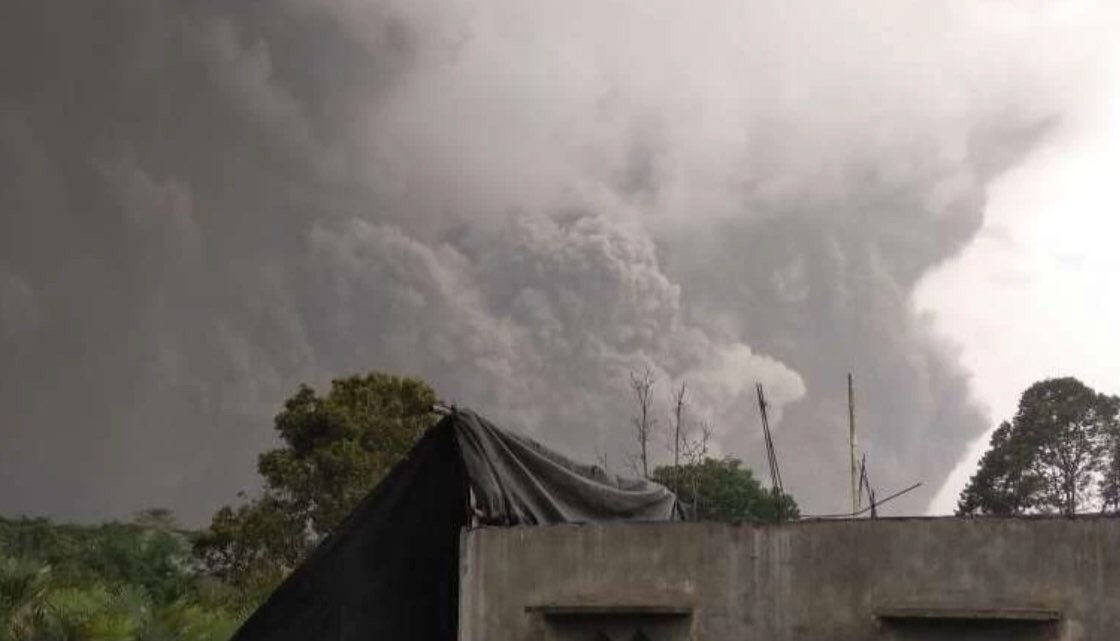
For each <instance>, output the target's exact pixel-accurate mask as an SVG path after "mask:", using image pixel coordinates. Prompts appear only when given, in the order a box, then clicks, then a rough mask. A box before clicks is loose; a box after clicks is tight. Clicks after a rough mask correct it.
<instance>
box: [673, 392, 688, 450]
mask: <svg viewBox="0 0 1120 641" xmlns="http://www.w3.org/2000/svg"><path fill="white" fill-rule="evenodd" d="M684 394H685V382H684V381H681V386H680V387H679V388H677V389H676V391H674V392H673V467H675V468H679V467H680V465H681V430H682V428H683V427H684ZM686 436H687V434H686Z"/></svg>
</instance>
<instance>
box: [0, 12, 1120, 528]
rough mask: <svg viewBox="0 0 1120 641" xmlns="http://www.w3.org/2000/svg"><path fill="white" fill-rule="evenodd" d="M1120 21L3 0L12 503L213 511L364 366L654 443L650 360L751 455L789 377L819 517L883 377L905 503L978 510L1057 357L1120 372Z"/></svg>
mask: <svg viewBox="0 0 1120 641" xmlns="http://www.w3.org/2000/svg"><path fill="white" fill-rule="evenodd" d="M1116 18H1117V16H1116V13H1115V11H1113V10H1111V9H1108V8H1107V7H1106V4H1105V3H1101V4H1099V5H1098V4H1094V3H1090V2H1054V3H1051V2H1047V3H1027V4H1023V3H1010V2H1002V1H995V0H989V1H979V2H974V3H967V4H964V3H950V2H930V1H929V0H921V1H918V0H914V1H900V0H892V1H890V2H872V1H862V2H854V1H848V2H834V3H820V2H816V1H815V0H814V1H810V0H783V1H782V2H776V1H775V2H763V1H758V0H752V1H747V2H744V1H742V0H736V1H734V2H732V1H730V0H714V1H713V2H709V3H704V5H703V6H702V7H696V6H685V5H682V4H680V3H668V2H607V3H601V2H600V3H587V4H586V5H582V4H576V5H573V4H572V3H570V2H543V3H532V6H530V5H528V4H526V3H524V2H522V1H520V0H486V1H485V2H481V3H480V2H467V1H465V0H463V1H459V0H444V1H442V2H429V1H427V0H419V1H414V2H409V3H393V2H376V1H369V2H360V1H358V0H337V1H335V2H327V1H326V0H322V1H307V0H299V1H297V0H290V1H284V0H277V1H273V2H261V3H224V2H217V1H211V2H197V3H189V4H185V3H177V2H171V1H169V0H164V1H160V0H153V1H152V2H148V3H145V4H143V5H136V4H133V3H125V2H106V3H73V2H64V1H61V0H53V1H52V0H46V1H41V0H35V1H31V0H14V1H9V2H6V3H4V4H3V7H2V8H0V81H2V82H0V407H3V408H4V412H3V417H2V418H0V513H3V514H19V513H27V514H46V515H52V516H57V517H61V518H68V519H82V520H89V519H99V518H105V517H120V516H126V515H128V514H129V513H131V512H133V511H135V510H138V509H141V508H144V507H150V506H168V507H171V508H173V509H175V510H176V511H177V512H178V513H180V514H181V515H182V516H183V517H184V518H185V520H187V521H188V522H191V523H200V522H202V521H203V520H204V519H205V518H207V516H208V515H209V514H210V513H211V512H212V511H213V510H214V509H215V508H216V507H217V506H219V505H221V504H222V503H225V502H229V501H231V500H234V499H235V495H236V493H237V492H238V491H239V490H242V489H245V490H252V489H253V488H255V487H256V483H257V481H256V475H255V470H254V464H255V458H256V455H257V454H258V453H259V452H260V451H261V450H262V449H264V448H267V447H269V446H270V445H271V444H272V443H273V437H272V430H271V417H272V416H273V415H274V414H275V413H276V411H277V410H278V409H279V407H280V402H281V401H282V400H283V399H284V398H285V397H286V396H287V395H289V394H290V393H292V392H293V391H294V390H295V388H296V386H297V385H298V384H299V383H300V382H302V381H306V382H309V383H313V384H324V383H325V382H326V381H328V380H329V379H330V378H331V377H333V376H338V375H344V374H348V373H353V372H360V371H364V370H369V369H384V370H389V371H394V372H400V373H406V374H413V375H418V376H422V377H424V378H426V379H427V380H429V381H431V382H432V383H433V384H434V385H435V386H436V388H437V389H438V390H439V391H440V392H441V394H442V395H443V396H444V397H445V398H447V399H448V400H452V401H457V402H460V403H463V404H468V405H471V406H473V407H475V408H476V409H478V410H479V411H481V412H483V413H485V414H487V415H489V416H491V417H493V418H494V419H496V420H498V421H500V422H503V423H505V424H507V425H509V426H511V427H514V428H516V429H519V430H521V431H523V432H525V433H527V434H529V435H531V436H535V437H538V438H540V439H542V440H543V441H545V442H547V443H550V444H552V445H554V446H557V447H559V448H561V449H563V450H565V451H567V452H569V453H570V454H573V455H576V456H581V457H584V458H592V457H593V456H594V455H595V453H596V452H602V453H605V454H606V455H607V457H608V459H609V460H611V461H613V462H614V463H615V464H621V461H622V459H623V457H624V454H625V452H626V450H627V448H628V447H629V442H628V439H629V432H628V425H627V423H628V419H629V416H630V412H631V408H630V404H629V399H628V397H627V395H626V380H627V372H628V371H630V370H634V369H640V368H644V367H652V368H654V369H655V370H656V371H657V373H658V375H659V377H660V381H661V382H662V387H661V388H660V396H659V402H660V403H661V404H662V405H663V406H667V401H668V393H669V390H668V386H669V384H670V383H676V382H680V381H687V382H688V384H689V388H690V390H693V391H694V395H693V397H692V404H691V405H690V415H691V416H692V417H693V418H694V420H696V421H699V420H707V421H709V422H710V423H711V425H712V426H713V429H714V431H715V436H716V444H715V447H716V449H717V451H718V453H721V454H731V455H735V456H739V457H742V458H745V459H746V460H748V461H749V462H751V463H752V464H754V465H756V466H757V465H759V464H761V463H762V462H763V461H764V460H765V457H763V456H761V452H760V451H759V450H760V446H759V444H760V440H761V439H760V438H759V426H758V419H757V413H756V410H755V408H754V405H753V403H752V394H753V387H754V383H755V382H756V381H759V382H762V383H764V385H765V386H766V389H767V392H768V395H769V396H770V398H771V401H772V403H773V405H774V410H775V412H776V416H775V418H776V421H775V425H776V434H775V440H776V443H777V446H778V448H779V455H780V457H781V459H782V462H783V476H784V477H785V479H786V486H787V489H789V490H790V491H792V492H793V493H794V494H795V495H796V496H797V497H798V498H799V500H800V501H801V502H802V504H803V507H804V510H805V511H806V512H832V511H836V510H839V509H842V508H843V506H844V505H845V504H846V496H845V488H846V482H847V479H846V473H847V469H846V465H847V454H846V449H845V446H846V422H845V421H846V409H845V401H844V377H845V374H846V372H847V371H849V370H851V371H854V372H855V374H856V380H857V386H858V395H859V408H858V413H859V416H858V421H859V427H860V434H861V436H860V438H861V446H862V447H863V448H864V449H865V450H866V451H867V452H868V454H869V460H870V468H871V474H872V478H873V479H874V480H875V481H876V483H877V485H878V486H879V487H880V492H881V493H882V492H887V491H890V490H892V489H894V488H898V487H902V486H904V485H909V484H910V483H911V482H915V481H923V482H924V483H925V486H924V487H923V489H922V490H921V491H919V492H916V493H914V494H912V495H910V496H908V497H906V499H904V500H900V501H899V502H898V503H897V504H896V507H895V508H894V509H895V510H896V511H897V512H905V513H916V512H922V511H925V510H926V509H928V508H929V506H930V501H931V500H933V499H934V497H935V495H937V493H938V490H939V489H940V488H941V487H942V485H943V484H945V481H946V480H947V479H948V480H949V483H948V485H946V488H945V490H944V491H943V492H942V496H940V497H938V498H937V500H936V501H934V503H933V509H935V510H936V509H948V507H951V505H952V502H953V501H952V496H951V495H952V494H955V492H956V491H957V489H956V488H959V483H960V482H961V478H963V477H967V474H968V473H969V465H970V463H969V461H970V460H972V459H970V458H969V457H973V458H974V457H975V451H974V450H975V447H971V448H970V446H971V445H972V444H974V443H975V442H976V440H977V439H979V438H982V436H983V434H984V433H985V432H986V430H987V429H988V428H989V427H990V426H991V425H992V424H993V422H994V420H996V419H998V418H999V417H1002V416H1004V415H1006V414H1007V412H1008V411H1009V407H1011V406H1013V404H1014V397H1015V396H1016V395H1017V394H1018V391H1019V390H1020V389H1022V387H1024V386H1025V385H1026V384H1029V382H1031V381H1032V380H1033V379H1034V378H1038V377H1042V376H1045V375H1049V374H1052V373H1073V374H1079V373H1083V375H1084V376H1085V378H1086V379H1087V381H1088V382H1090V383H1091V384H1096V385H1099V386H1101V387H1103V388H1106V389H1108V387H1109V386H1110V385H1111V386H1113V389H1116V388H1120V381H1118V380H1116V374H1115V369H1110V368H1109V367H1107V366H1106V364H1107V363H1109V362H1113V363H1114V362H1117V358H1118V357H1120V346H1118V345H1117V343H1116V341H1115V339H1113V338H1112V334H1113V333H1112V332H1111V328H1113V327H1115V326H1116V323H1115V322H1111V321H1109V320H1108V319H1113V320H1116V319H1117V311H1118V309H1117V307H1116V306H1115V305H1113V304H1112V303H1111V302H1102V300H1101V299H1102V297H1103V298H1108V297H1107V296H1102V292H1103V290H1105V289H1107V285H1108V284H1109V283H1111V282H1114V281H1113V279H1112V277H1113V276H1115V275H1116V272H1117V263H1116V261H1115V259H1114V258H1112V257H1111V252H1110V251H1109V243H1108V242H1107V239H1108V238H1109V234H1108V231H1110V230H1115V229H1116V224H1115V223H1114V222H1113V220H1114V219H1115V205H1116V204H1117V203H1118V202H1120V196H1118V195H1117V192H1116V190H1115V187H1114V186H1113V185H1112V184H1110V183H1111V182H1112V181H1110V179H1109V178H1110V174H1109V171H1108V169H1107V168H1108V167H1114V166H1115V162H1114V161H1115V160H1116V159H1117V158H1118V157H1120V151H1118V150H1120V142H1118V141H1117V136H1116V135H1115V134H1116V127H1117V125H1116V123H1117V118H1116V114H1117V113H1118V111H1117V102H1116V100H1115V96H1116V95H1117V88H1116V87H1117V85H1116V82H1115V81H1116V78H1117V69H1118V68H1120V67H1117V65H1116V64H1115V58H1116V54H1117V52H1116V50H1115V48H1113V45H1111V44H1110V42H1111V40H1112V39H1113V38H1111V36H1113V35H1114V34H1115V33H1116V27H1117V22H1116ZM1087 193H1088V194H1090V195H1086V194H1087ZM1069 223H1074V224H1069ZM1109 300H1111V299H1109ZM1019 307H1025V308H1026V309H1029V310H1030V312H1020V311H1018V308H1019ZM1055 308H1058V309H1062V310H1064V313H1062V314H1051V315H1050V316H1047V315H1046V313H1044V312H1046V310H1051V312H1052V310H1054V309H1055ZM1102 311H1104V312H1105V314H1104V320H1102V314H1101V312H1102ZM1109 315H1111V316H1109ZM1009 318H1014V319H1015V322H1014V323H1012V324H1011V328H1010V329H1007V330H1005V329H1004V328H1008V327H1009V325H1008V323H1009V321H1008V319H1009ZM1057 328H1061V330H1060V331H1059V330H1058V329H1057ZM1040 345H1044V348H1040ZM1024 354H1030V356H1029V357H1024V356H1023V355H1024ZM1027 362H1029V367H1028V366H1026V363H1027ZM1110 377H1111V379H1110ZM1009 399H1010V400H1009ZM661 409H662V411H664V410H665V409H667V407H662V408H661ZM666 418H667V417H666ZM962 461H963V462H962ZM760 470H761V468H760ZM954 470H956V471H954ZM954 484H956V485H955V486H954ZM946 496H948V497H949V498H948V499H946V498H945V497H946ZM946 506H948V507H946Z"/></svg>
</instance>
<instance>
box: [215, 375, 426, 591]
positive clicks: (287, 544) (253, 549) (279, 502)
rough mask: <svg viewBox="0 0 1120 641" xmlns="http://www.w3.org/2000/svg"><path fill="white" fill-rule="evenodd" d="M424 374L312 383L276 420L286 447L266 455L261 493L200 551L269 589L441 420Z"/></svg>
mask: <svg viewBox="0 0 1120 641" xmlns="http://www.w3.org/2000/svg"><path fill="white" fill-rule="evenodd" d="M435 402H436V394H435V392H434V391H433V390H432V388H431V387H429V386H428V385H427V384H426V383H424V382H423V381H420V380H417V379H412V378H403V377H398V376H393V375H390V374H384V373H380V372H373V373H371V374H368V375H365V376H351V377H349V378H343V379H338V380H335V381H332V382H331V387H330V390H329V391H328V392H327V393H326V394H325V395H320V394H318V393H317V392H316V391H315V390H313V389H311V388H310V387H308V386H306V385H304V386H301V387H300V388H299V390H298V391H297V392H296V394H295V395H294V396H292V397H291V398H289V399H288V400H287V401H286V402H285V403H284V410H283V411H282V412H281V413H280V414H279V415H278V416H277V417H276V420H275V427H276V431H277V433H278V434H279V436H280V439H281V442H282V446H281V447H279V448H277V449H274V450H271V451H269V452H266V453H264V454H263V455H261V457H260V459H259V461H258V466H257V469H258V471H259V472H260V474H261V476H262V477H263V479H264V492H263V494H262V495H261V496H260V498H258V499H256V500H254V501H252V502H250V503H248V504H246V505H242V506H240V507H237V508H232V507H224V508H222V509H221V510H219V511H218V512H217V514H215V515H214V518H213V521H212V523H211V526H210V528H209V530H207V532H206V533H204V534H203V535H202V536H201V537H199V538H198V540H197V541H196V543H195V549H196V551H197V552H198V553H199V555H200V556H201V557H202V558H203V560H204V562H205V563H206V564H207V565H208V566H209V567H210V568H211V569H212V570H213V572H214V573H215V574H216V575H217V576H219V577H222V578H224V579H227V580H230V581H232V582H234V583H236V584H238V585H240V586H242V587H249V588H254V587H256V588H259V589H262V590H266V589H267V588H268V586H269V585H271V584H273V583H274V582H275V581H276V580H277V579H278V578H279V577H280V576H282V575H283V573H284V572H286V571H287V570H289V569H290V568H292V567H294V566H295V565H296V564H297V563H298V562H299V561H300V560H301V559H302V558H303V556H304V555H305V554H306V553H307V552H308V551H309V550H310V548H311V547H312V546H313V545H314V544H315V543H316V542H317V541H319V540H320V539H321V538H322V537H324V536H326V535H327V534H329V533H330V532H331V531H333V530H334V528H335V527H336V526H337V525H338V524H339V523H340V522H341V521H342V519H343V518H345V517H346V515H347V514H349V513H350V511H351V510H352V509H353V508H354V506H355V505H356V504H357V503H358V501H359V500H361V498H362V497H364V496H365V495H366V494H367V493H368V492H369V491H370V490H371V489H373V487H374V486H375V485H377V483H378V482H379V481H380V480H381V478H382V477H383V476H384V475H385V474H386V473H387V472H388V471H389V470H390V469H391V468H392V466H393V465H394V464H395V463H396V462H397V461H399V460H400V459H401V458H402V457H403V456H404V455H405V454H407V452H408V451H409V450H410V449H411V448H412V446H413V445H414V444H415V442H416V440H417V439H418V438H419V437H420V435H421V434H423V433H424V431H425V430H426V429H427V428H428V427H430V426H431V425H432V423H433V421H434V417H433V415H432V413H431V408H432V405H433V404H434V403H435Z"/></svg>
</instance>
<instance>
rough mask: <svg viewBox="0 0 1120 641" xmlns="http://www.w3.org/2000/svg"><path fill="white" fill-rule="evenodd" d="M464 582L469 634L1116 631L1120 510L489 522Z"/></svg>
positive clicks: (662, 640) (776, 636) (1009, 635)
mask: <svg viewBox="0 0 1120 641" xmlns="http://www.w3.org/2000/svg"><path fill="white" fill-rule="evenodd" d="M461 595H462V596H461V604H460V613H461V618H460V638H461V640H462V641H501V640H518V641H521V640H528V639H534V640H536V639H565V640H566V639H571V640H573V641H574V640H575V639H585V640H586V641H593V640H595V639H599V640H603V639H611V640H612V641H617V640H619V639H622V640H624V641H630V639H631V638H632V637H631V635H632V632H631V631H630V628H633V627H634V626H635V625H640V626H642V627H643V628H645V634H646V638H649V639H650V640H651V641H682V640H685V639H705V640H724V639H727V640H731V639H736V640H738V639H744V640H750V639H763V640H767V641H792V640H794V639H797V640H799V641H802V640H822V641H825V640H827V641H848V640H851V641H856V640H858V641H866V640H869V639H897V640H914V641H916V640H933V639H958V640H968V639H977V640H979V639H983V640H994V639H1017V640H1027V639H1047V640H1053V639H1060V640H1062V641H1077V640H1093V641H1108V640H1112V639H1120V520H1116V519H1108V518H1078V519H1072V520H1071V519H952V518H938V519H880V520H877V521H870V520H853V521H823V522H801V523H791V524H785V525H769V526H755V525H723V524H712V523H700V524H691V523H663V524H595V525H564V526H551V527H539V528H508V529H501V528H484V529H477V530H473V531H469V532H465V533H464V535H463V566H462V582H461ZM881 615H882V616H881ZM1052 615H1057V616H1058V617H1060V618H1059V620H1057V621H1056V622H1052V623H1044V622H1037V621H1027V622H1016V621H1014V620H1010V619H1013V618H1015V617H1025V618H1028V619H1029V618H1041V619H1044V618H1047V617H1049V616H1052ZM889 617H897V618H889ZM931 617H944V618H931ZM635 622H637V623H635ZM600 635H601V636H600Z"/></svg>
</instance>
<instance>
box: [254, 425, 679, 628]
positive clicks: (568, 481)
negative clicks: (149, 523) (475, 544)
mask: <svg viewBox="0 0 1120 641" xmlns="http://www.w3.org/2000/svg"><path fill="white" fill-rule="evenodd" d="M468 488H469V490H470V491H469V492H468ZM472 495H473V499H470V497H471V496H472ZM468 502H470V503H473V509H474V511H475V515H476V517H477V518H478V519H479V521H480V522H482V523H484V524H490V525H543V524H548V523H570V522H591V521H614V520H626V521H658V520H670V519H672V518H673V516H674V514H675V502H676V500H675V497H674V496H673V494H672V493H671V492H669V491H668V490H667V489H665V488H664V487H662V486H660V485H657V484H656V483H652V482H649V481H644V480H634V479H623V478H620V477H617V476H614V475H613V474H608V473H606V472H604V471H603V470H602V469H601V468H598V467H595V466H590V465H582V464H579V463H576V462H574V461H571V460H569V459H567V458H565V457H563V456H561V455H559V454H557V453H555V452H552V451H550V450H548V449H547V448H545V447H543V446H541V445H539V444H537V443H536V442H534V441H531V440H529V439H527V438H524V437H521V436H517V435H514V434H511V433H509V432H506V431H504V430H501V429H498V428H497V427H495V426H494V425H493V424H491V423H489V422H488V421H486V420H485V419H483V418H481V417H479V416H478V415H477V414H475V413H474V412H471V411H470V410H465V409H462V410H452V412H451V413H450V414H449V415H448V416H446V417H445V418H444V419H443V420H441V421H440V422H439V423H438V424H437V425H436V426H434V427H433V428H432V429H430V430H428V432H427V433H426V434H425V435H424V437H423V438H421V439H420V442H419V443H417V444H416V447H414V448H413V449H412V451H411V452H409V454H408V455H407V456H406V457H405V458H404V460H402V461H401V462H400V463H399V464H397V466H396V467H394V468H393V470H392V471H391V472H390V473H389V474H388V476H386V477H385V478H384V479H383V480H382V481H381V483H379V484H378V485H377V487H376V488H374V489H373V491H372V492H370V493H369V495H368V496H366V498H364V499H362V501H361V502H360V503H359V504H358V506H357V507H356V508H355V509H354V511H353V512H352V513H351V514H350V515H349V516H348V517H347V518H346V519H345V520H344V521H343V522H342V524H341V525H339V527H338V529H337V530H336V531H335V532H334V533H333V534H332V535H331V536H329V537H327V538H326V539H325V540H324V541H323V542H322V544H320V545H319V547H318V548H316V549H315V551H314V552H312V553H311V555H310V556H308V558H307V560H306V561H304V563H303V564H302V565H300V566H299V567H298V568H296V569H295V571H293V572H292V574H291V575H290V576H289V577H288V578H287V579H286V580H285V581H284V582H283V583H282V584H281V585H280V587H278V588H277V589H276V590H275V592H273V593H272V595H271V596H270V597H269V598H268V600H267V601H265V603H264V605H262V606H261V607H260V608H258V609H257V611H256V612H254V613H253V615H252V616H251V617H249V620H248V621H246V622H245V625H243V626H242V627H241V629H240V630H238V632H237V634H236V635H234V640H235V641H454V640H455V639H456V637H457V634H458V629H457V628H458V626H457V623H458V598H459V596H458V595H459V583H458V581H459V531H460V530H461V529H462V528H463V527H464V526H467V525H468V524H469V518H470V517H469V510H468ZM525 571H527V572H532V568H526V569H525Z"/></svg>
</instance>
